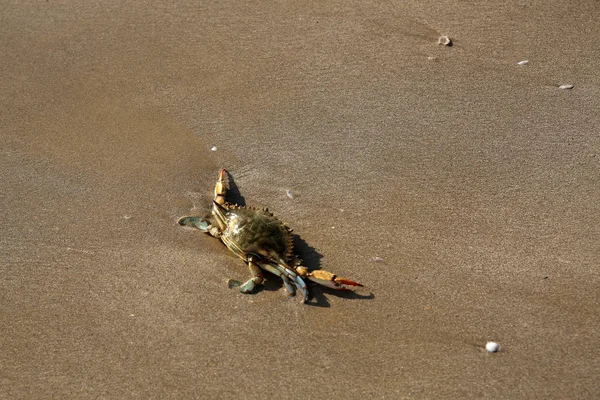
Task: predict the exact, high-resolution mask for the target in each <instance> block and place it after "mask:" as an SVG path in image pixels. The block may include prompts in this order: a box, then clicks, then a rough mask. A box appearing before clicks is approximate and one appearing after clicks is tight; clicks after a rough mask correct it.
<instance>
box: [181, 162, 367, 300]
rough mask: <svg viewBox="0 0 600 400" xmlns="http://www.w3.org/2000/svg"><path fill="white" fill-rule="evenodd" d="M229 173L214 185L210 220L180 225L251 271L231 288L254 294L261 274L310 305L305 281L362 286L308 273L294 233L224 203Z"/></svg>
mask: <svg viewBox="0 0 600 400" xmlns="http://www.w3.org/2000/svg"><path fill="white" fill-rule="evenodd" d="M226 174H227V171H225V169H222V170H221V172H220V173H219V178H218V180H217V184H216V185H215V191H214V197H213V202H212V207H211V217H209V218H200V217H193V216H189V217H182V218H180V219H179V224H180V225H185V226H189V227H193V228H197V229H199V230H201V231H202V232H205V233H207V234H209V235H212V236H214V237H216V238H219V239H221V241H222V242H223V243H224V244H225V246H227V248H229V250H231V251H232V252H233V253H234V254H235V255H237V256H238V257H240V258H241V259H242V260H243V261H244V262H245V263H246V264H248V268H249V269H250V275H251V276H250V279H248V280H247V281H246V282H244V283H241V282H238V281H235V280H229V287H230V288H234V287H239V288H240V291H241V292H242V293H252V292H253V291H254V290H255V289H256V287H257V285H260V284H262V283H263V281H264V277H263V273H262V271H268V272H270V273H272V274H274V275H276V276H278V277H280V278H281V279H282V280H283V283H284V284H285V287H286V289H287V291H288V292H289V294H290V295H291V296H294V295H295V294H296V290H298V291H299V292H300V293H301V295H302V299H303V301H304V302H306V301H308V289H307V287H306V283H305V279H308V280H311V281H313V282H316V283H318V284H320V285H323V286H327V287H330V288H333V289H340V290H351V288H353V287H356V286H362V285H361V284H360V283H358V282H354V281H351V280H350V279H345V278H340V277H338V276H336V275H334V274H333V273H331V272H328V271H323V270H317V271H309V270H308V269H307V268H306V267H304V266H302V262H301V260H300V259H299V258H298V257H297V256H296V255H295V254H294V248H293V237H292V229H291V228H289V227H288V226H287V225H285V224H284V223H283V222H281V221H280V220H279V219H277V217H275V216H274V215H273V214H272V213H270V212H269V211H268V210H267V209H258V208H254V207H246V206H238V205H237V204H231V203H228V202H226V201H225V196H226V194H227V185H226V182H225V176H226Z"/></svg>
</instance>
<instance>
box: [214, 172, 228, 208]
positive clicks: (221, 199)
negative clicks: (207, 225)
mask: <svg viewBox="0 0 600 400" xmlns="http://www.w3.org/2000/svg"><path fill="white" fill-rule="evenodd" d="M226 175H227V171H226V170H225V168H223V169H222V170H221V172H219V179H217V184H216V185H215V195H214V197H213V200H214V201H215V202H216V203H218V204H219V205H223V204H224V203H225V195H226V194H227V184H226V183H225V178H226Z"/></svg>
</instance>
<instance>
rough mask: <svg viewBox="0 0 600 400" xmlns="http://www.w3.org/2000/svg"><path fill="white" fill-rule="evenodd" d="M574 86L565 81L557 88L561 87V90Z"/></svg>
mask: <svg viewBox="0 0 600 400" xmlns="http://www.w3.org/2000/svg"><path fill="white" fill-rule="evenodd" d="M574 87H575V85H570V84H568V83H566V84H564V85H560V86H559V87H558V88H559V89H563V90H568V89H573V88H574Z"/></svg>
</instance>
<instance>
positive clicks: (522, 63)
mask: <svg viewBox="0 0 600 400" xmlns="http://www.w3.org/2000/svg"><path fill="white" fill-rule="evenodd" d="M517 64H519V65H526V64H529V60H523V61H519V62H518V63H517Z"/></svg>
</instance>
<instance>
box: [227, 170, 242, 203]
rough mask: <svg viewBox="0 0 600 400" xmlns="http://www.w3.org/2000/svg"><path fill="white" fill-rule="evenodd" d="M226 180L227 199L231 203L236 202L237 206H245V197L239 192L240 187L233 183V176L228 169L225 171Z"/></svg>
mask: <svg viewBox="0 0 600 400" xmlns="http://www.w3.org/2000/svg"><path fill="white" fill-rule="evenodd" d="M227 181H228V185H227V186H228V188H227V201H229V202H230V203H233V204H237V205H238V206H245V205H246V199H245V198H244V196H242V194H241V193H240V189H239V188H238V185H236V184H235V180H234V179H233V176H231V174H230V173H229V171H227Z"/></svg>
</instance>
